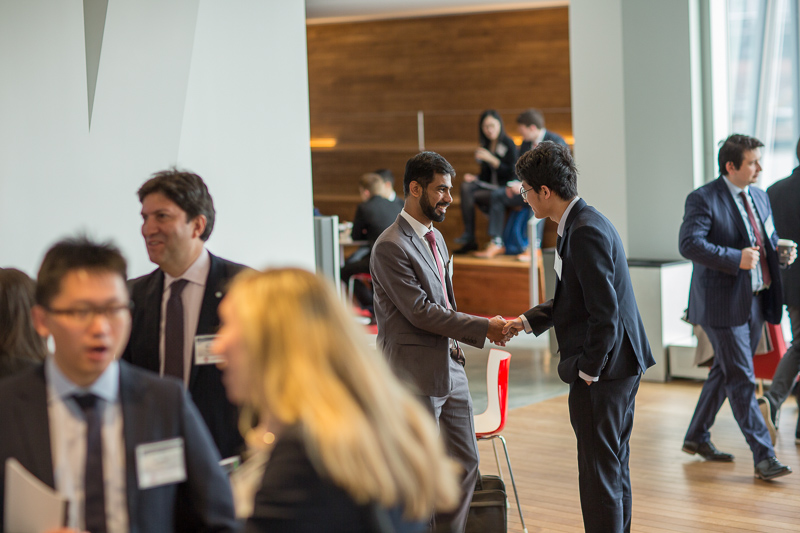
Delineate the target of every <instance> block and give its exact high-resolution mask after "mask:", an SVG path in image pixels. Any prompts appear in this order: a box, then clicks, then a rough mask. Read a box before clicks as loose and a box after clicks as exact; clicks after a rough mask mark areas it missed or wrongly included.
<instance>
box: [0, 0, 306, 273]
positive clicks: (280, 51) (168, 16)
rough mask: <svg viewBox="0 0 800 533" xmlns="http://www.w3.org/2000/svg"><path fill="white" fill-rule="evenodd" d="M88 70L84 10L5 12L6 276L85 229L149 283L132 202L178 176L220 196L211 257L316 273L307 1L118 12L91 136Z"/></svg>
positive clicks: (183, 4) (39, 7)
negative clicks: (162, 175)
mask: <svg viewBox="0 0 800 533" xmlns="http://www.w3.org/2000/svg"><path fill="white" fill-rule="evenodd" d="M298 4H299V5H298ZM85 57H86V56H85V51H84V33H83V2H82V1H80V0H70V1H60V2H52V1H48V0H28V1H25V2H18V1H11V0H9V1H6V0H0V72H2V73H3V81H2V83H0V117H2V119H1V120H0V266H16V267H19V268H22V269H24V270H26V271H27V272H29V273H31V274H33V273H35V270H36V268H37V267H38V263H39V261H40V260H41V257H42V254H43V253H44V251H45V250H46V249H47V247H48V246H49V245H50V244H52V243H53V242H54V241H55V240H57V239H58V238H60V237H62V236H65V235H69V234H73V233H75V232H76V231H78V230H86V231H88V232H89V233H90V234H91V235H93V236H96V237H99V238H113V239H114V240H115V241H116V242H117V243H118V244H119V245H120V246H121V247H122V249H123V251H124V252H125V254H126V256H127V257H128V258H129V261H130V270H131V274H132V275H138V274H141V273H144V272H146V271H149V270H150V269H152V268H153V265H152V264H150V263H149V261H148V260H147V255H146V253H145V250H144V246H143V243H142V239H141V236H140V234H139V224H140V217H139V208H140V206H139V202H138V200H137V198H136V194H135V193H136V190H137V188H138V187H139V186H140V185H141V183H143V182H144V180H146V179H147V177H148V176H149V175H150V174H151V173H152V172H154V171H157V170H160V169H163V168H166V167H168V166H170V165H174V164H178V165H179V166H181V167H187V168H190V169H192V170H194V171H196V172H198V173H199V174H200V175H201V176H203V177H204V179H206V181H207V182H208V183H209V187H210V189H211V193H212V195H213V196H214V198H215V202H216V204H217V205H216V207H217V211H218V224H219V225H218V227H217V231H215V233H214V235H212V237H211V240H210V241H209V248H210V249H211V250H212V251H214V252H216V253H219V254H220V255H223V256H225V257H228V258H230V259H232V260H236V261H240V262H244V263H247V264H250V265H253V266H258V267H261V266H265V265H268V264H269V265H274V264H289V263H291V264H297V265H300V266H305V267H307V268H313V265H314V251H313V234H312V226H311V205H312V197H311V171H310V166H311V164H310V153H309V149H308V137H309V135H308V89H307V82H306V77H307V62H306V54H305V13H304V10H303V6H302V2H281V1H280V0H269V1H256V0H252V1H249V2H248V1H243V0H242V1H226V2H224V3H222V2H212V1H207V0H173V1H170V2H162V1H160V0H117V1H111V2H109V5H108V13H107V17H106V24H105V33H104V38H103V49H102V54H101V58H100V67H99V72H98V81H97V89H96V93H95V100H94V111H93V114H92V124H91V129H90V128H89V123H88V108H87V106H88V103H87V92H86V91H87V86H86V83H87V82H86V65H85V61H86V59H85ZM287 96H290V97H287ZM269 117H276V118H279V119H280V121H279V123H278V125H276V123H274V122H272V121H269V120H267V118H269ZM203 128H207V129H203ZM287 176H291V180H292V185H293V186H292V187H291V189H290V190H289V187H287V186H286V181H287ZM289 234H291V235H292V236H293V237H294V240H293V241H292V242H295V243H296V244H292V243H291V242H290V241H289V239H288V237H287V235H289Z"/></svg>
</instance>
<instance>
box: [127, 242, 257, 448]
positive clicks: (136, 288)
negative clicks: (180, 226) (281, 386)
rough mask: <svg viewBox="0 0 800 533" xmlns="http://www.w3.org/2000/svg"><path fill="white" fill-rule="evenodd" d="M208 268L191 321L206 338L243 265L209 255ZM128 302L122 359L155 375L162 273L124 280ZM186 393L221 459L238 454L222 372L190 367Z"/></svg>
mask: <svg viewBox="0 0 800 533" xmlns="http://www.w3.org/2000/svg"><path fill="white" fill-rule="evenodd" d="M209 256H210V258H211V269H210V270H209V273H208V280H207V281H206V289H205V294H204V296H203V306H202V308H201V309H200V317H199V319H198V321H197V332H196V333H195V335H211V334H214V333H216V332H217V330H218V329H219V315H218V314H217V307H218V306H219V302H220V300H222V298H223V297H224V296H225V293H226V292H227V286H228V283H229V282H230V280H231V279H232V278H233V277H234V276H235V275H236V274H238V273H239V272H241V271H242V270H243V269H245V268H246V267H245V266H243V265H239V264H236V263H232V262H230V261H226V260H225V259H221V258H219V257H217V256H215V255H213V254H209ZM128 287H129V289H130V293H131V301H132V302H133V305H134V308H133V313H132V314H133V323H132V326H131V338H130V340H129V341H128V346H127V348H125V352H124V353H123V355H122V358H123V359H124V360H125V361H128V362H130V363H132V364H134V365H136V366H139V367H142V368H146V369H147V370H151V371H153V372H156V373H158V372H159V369H160V362H159V357H158V341H159V323H160V321H161V296H162V293H163V292H164V272H162V271H161V269H156V270H154V271H153V272H151V273H150V274H147V275H146V276H142V277H141V278H137V279H134V280H131V281H130V282H128ZM189 392H191V394H192V399H193V400H194V403H195V404H196V405H197V408H198V410H199V411H200V414H201V415H202V416H203V420H204V421H205V423H206V425H207V426H208V429H209V431H211V436H212V437H213V438H214V442H215V443H216V445H217V448H218V449H219V452H220V454H222V456H223V457H230V456H232V455H236V454H238V453H239V452H240V451H241V448H242V444H243V440H242V436H241V435H240V434H239V427H238V423H239V410H238V409H237V408H236V406H234V405H233V404H231V403H230V402H229V401H228V397H227V396H226V394H225V387H224V386H223V384H222V372H220V370H219V369H218V368H217V367H216V365H201V366H197V365H194V364H193V365H192V370H191V373H190V375H189Z"/></svg>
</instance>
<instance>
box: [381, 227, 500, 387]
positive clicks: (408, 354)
mask: <svg viewBox="0 0 800 533" xmlns="http://www.w3.org/2000/svg"><path fill="white" fill-rule="evenodd" d="M433 231H434V234H435V235H436V245H437V248H438V251H439V255H440V257H441V258H442V261H443V262H444V261H446V260H447V257H448V255H447V246H446V245H445V243H444V239H443V238H442V234H441V233H439V231H438V230H436V229H434V230H433ZM425 246H426V243H424V242H422V241H421V240H420V238H419V237H417V235H416V233H414V230H413V229H412V228H411V225H410V224H409V223H408V222H407V221H406V220H405V219H404V218H403V217H402V215H398V217H397V220H396V221H395V222H394V224H392V225H391V226H389V228H388V229H387V230H386V231H384V232H383V234H381V236H380V237H379V238H378V240H377V241H376V242H375V246H373V248H372V258H371V260H370V272H371V274H372V283H373V287H374V291H375V299H374V305H375V318H376V319H377V321H378V346H379V347H380V348H381V349H382V350H383V352H384V354H385V355H386V357H387V358H388V360H389V364H390V365H391V366H392V368H393V369H394V370H395V372H396V373H397V375H398V376H399V377H400V378H401V379H403V380H405V381H407V382H408V383H409V384H410V385H411V386H412V387H413V388H414V389H415V392H417V393H418V394H421V395H424V396H445V395H446V394H448V393H449V392H450V370H449V368H450V367H449V358H450V347H449V339H450V338H452V339H455V340H457V341H458V342H463V343H465V344H469V345H471V346H475V347H478V348H482V347H483V345H484V343H485V342H486V332H487V331H488V329H489V320H488V319H486V318H482V317H477V316H472V315H467V314H465V313H459V312H458V311H456V300H455V296H454V295H453V287H452V284H451V283H450V276H449V274H448V270H449V264H446V265H445V280H446V284H447V294H448V297H449V299H450V306H451V308H452V309H448V308H447V301H446V300H445V295H444V291H443V290H442V288H441V287H442V284H441V281H440V280H439V270H438V268H437V266H436V263H435V262H434V261H433V258H432V257H431V254H430V252H428V250H426V249H425Z"/></svg>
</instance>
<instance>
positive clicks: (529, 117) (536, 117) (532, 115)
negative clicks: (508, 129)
mask: <svg viewBox="0 0 800 533" xmlns="http://www.w3.org/2000/svg"><path fill="white" fill-rule="evenodd" d="M517 124H522V125H523V126H528V127H531V126H536V127H537V128H539V129H542V128H544V115H542V112H541V111H539V110H538V109H533V108H531V109H526V110H525V111H523V112H522V113H520V114H519V115H518V116H517Z"/></svg>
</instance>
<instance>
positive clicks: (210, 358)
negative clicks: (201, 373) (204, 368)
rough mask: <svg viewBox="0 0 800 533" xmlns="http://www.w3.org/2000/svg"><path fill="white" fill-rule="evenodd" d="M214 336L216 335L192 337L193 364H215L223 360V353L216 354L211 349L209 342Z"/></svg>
mask: <svg viewBox="0 0 800 533" xmlns="http://www.w3.org/2000/svg"><path fill="white" fill-rule="evenodd" d="M216 338H217V336H216V335H198V336H196V337H195V338H194V364H196V365H216V364H217V363H224V362H225V356H224V355H218V354H215V353H213V352H212V351H211V344H212V343H213V342H214V339H216Z"/></svg>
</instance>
